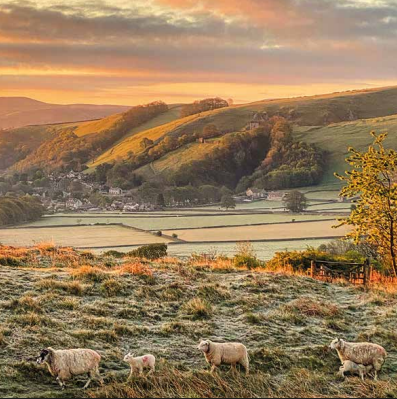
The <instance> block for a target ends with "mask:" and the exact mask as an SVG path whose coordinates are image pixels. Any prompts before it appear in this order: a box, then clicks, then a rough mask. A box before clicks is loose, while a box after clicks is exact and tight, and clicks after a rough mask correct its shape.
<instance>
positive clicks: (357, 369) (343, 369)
mask: <svg viewBox="0 0 397 399" xmlns="http://www.w3.org/2000/svg"><path fill="white" fill-rule="evenodd" d="M372 368H373V367H372V364H370V365H368V366H364V365H362V364H357V363H354V362H352V361H351V360H345V361H344V362H343V365H342V366H340V368H339V375H341V376H342V377H343V378H344V377H345V373H349V372H350V373H351V374H358V375H359V376H360V378H361V379H362V380H363V381H364V376H365V375H367V374H368V373H369V372H370V371H371V370H372Z"/></svg>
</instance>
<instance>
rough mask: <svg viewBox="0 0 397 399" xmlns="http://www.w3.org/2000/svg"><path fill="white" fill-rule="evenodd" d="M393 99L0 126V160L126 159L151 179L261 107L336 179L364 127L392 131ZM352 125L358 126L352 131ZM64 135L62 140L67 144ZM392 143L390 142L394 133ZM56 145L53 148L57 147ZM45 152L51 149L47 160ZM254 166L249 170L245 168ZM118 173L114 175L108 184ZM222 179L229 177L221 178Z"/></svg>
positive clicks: (302, 101)
mask: <svg viewBox="0 0 397 399" xmlns="http://www.w3.org/2000/svg"><path fill="white" fill-rule="evenodd" d="M395 104H397V88H380V89H373V90H362V91H351V92H346V93H333V94H328V95H323V96H313V97H301V98H290V99H278V100H266V101H260V102H256V103H252V104H244V105H235V106H231V107H227V108H222V109H217V110H213V111H207V112H202V113H199V114H196V115H191V116H188V117H185V118H179V116H180V111H181V105H178V104H176V105H170V106H169V107H168V110H166V111H164V112H160V113H159V114H157V115H154V116H152V117H150V118H148V119H147V120H144V121H142V122H141V123H138V124H137V125H136V124H134V123H132V124H124V123H123V116H122V115H123V114H117V115H112V116H109V117H107V118H104V119H101V120H98V121H90V122H82V123H67V124H61V125H53V126H43V127H27V128H24V130H22V131H21V130H19V129H15V130H12V131H11V132H6V133H3V137H4V135H6V136H7V137H12V139H9V140H8V142H6V141H7V140H3V142H2V143H1V144H2V146H3V147H6V148H7V151H6V152H7V157H5V158H4V159H7V161H6V160H4V161H3V166H0V167H3V168H4V167H10V166H13V169H16V170H26V169H28V168H32V167H44V168H47V169H51V168H56V167H59V165H66V167H75V166H76V167H79V165H81V164H84V163H85V164H87V166H88V168H89V170H88V171H89V172H93V171H94V170H95V168H96V167H97V166H99V165H102V164H104V163H114V162H116V161H117V162H118V163H120V161H127V163H128V165H127V169H128V170H124V171H123V173H128V174H133V173H134V174H135V173H136V174H138V175H141V176H143V177H144V178H145V179H149V180H151V179H153V178H154V177H158V176H161V177H162V178H165V179H166V180H169V179H171V180H172V181H175V179H174V174H178V173H179V172H180V171H183V168H184V167H185V166H188V165H189V164H191V163H195V164H197V162H198V163H202V162H203V160H204V159H205V158H206V157H207V155H208V154H212V153H216V151H217V146H218V143H219V140H220V139H221V138H222V137H226V136H229V135H230V134H235V133H236V132H239V131H242V130H243V129H244V128H245V127H246V126H247V124H248V123H249V121H250V120H251V119H252V117H253V115H254V113H256V112H266V113H267V114H268V115H269V117H272V116H282V117H283V118H285V119H286V120H287V121H288V122H289V123H290V124H291V125H293V127H294V137H295V139H296V140H299V141H302V142H305V143H309V144H315V145H317V146H318V147H319V148H320V149H322V150H326V151H327V152H328V156H327V158H326V160H327V163H328V172H327V176H326V178H325V179H324V181H323V183H324V184H329V183H337V182H336V180H334V179H333V172H334V170H338V171H339V170H341V169H342V168H343V166H342V164H343V160H344V157H345V154H346V150H347V147H349V146H351V145H354V144H357V145H358V146H359V148H361V144H362V145H365V144H368V143H369V135H368V132H369V130H372V129H375V130H382V129H390V130H391V134H392V135H393V129H394V122H395V117H393V115H394V114H396V111H397V109H396V105H395ZM383 119H384V121H383V122H382V120H383ZM209 125H213V126H215V128H216V129H217V131H218V133H217V136H218V137H216V138H215V139H210V140H207V142H206V143H198V142H196V137H197V135H200V134H202V132H203V130H204V129H205V128H206V127H208V126H209ZM350 129H353V130H354V132H355V133H351V134H350V133H349V131H350ZM33 136H35V138H34V140H32V142H31V143H29V144H28V145H27V146H26V147H25V146H23V148H22V149H21V148H20V146H18V144H19V141H22V139H24V138H25V137H33ZM0 137H1V136H0ZM331 138H332V139H331ZM357 138H359V140H357ZM24 141H25V140H24ZM65 141H66V142H67V145H64V142H65ZM60 142H61V143H62V144H61V143H60ZM390 143H391V144H392V145H393V140H390ZM13 147H15V149H16V150H14V149H13ZM54 148H56V149H57V150H55V153H54ZM53 153H54V154H53ZM48 154H53V155H51V158H52V159H51V160H50V162H48V156H49V155H48ZM265 156H266V153H263V157H262V160H263V158H264V157H265ZM288 156H289V154H288V153H287V154H285V158H286V159H288ZM324 159H325V158H324ZM196 161H197V162H196ZM15 162H17V163H15ZM196 166H197V165H196ZM256 166H258V164H257V165H256ZM256 166H255V167H256ZM196 169H197V168H196ZM251 169H252V168H251ZM204 172H205V170H204ZM252 172H253V170H250V171H249V173H252ZM318 176H319V172H318V171H317V172H315V175H314V177H309V179H308V183H307V185H310V184H313V183H314V184H315V182H316V181H317V180H318ZM252 179H253V181H252V182H249V181H245V182H244V184H243V185H242V186H241V187H242V188H244V186H245V185H247V184H254V181H256V182H257V183H255V185H258V187H260V186H262V185H264V184H265V185H267V184H268V183H267V181H268V178H263V177H261V176H259V177H258V176H253V178H252ZM272 179H273V181H277V180H279V176H277V175H274V176H273V178H272ZM116 180H117V174H116V178H115V179H113V180H112V182H111V183H112V184H113V181H114V182H116ZM182 180H186V178H183V179H182ZM233 180H235V178H234V179H233ZM298 180H305V177H302V176H301V177H298ZM207 181H209V182H210V184H212V183H211V179H207V180H205V182H207ZM310 182H312V183H310ZM224 184H227V182H226V181H225V182H222V183H221V185H224ZM233 184H234V183H233ZM233 184H230V185H229V186H232V185H233ZM285 184H287V185H288V184H289V183H285ZM300 184H301V183H299V184H295V186H299V185H300ZM273 185H274V186H275V188H276V186H277V184H275V183H271V186H272V187H273Z"/></svg>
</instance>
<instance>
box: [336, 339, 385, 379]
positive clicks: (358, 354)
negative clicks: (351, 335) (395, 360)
mask: <svg viewBox="0 0 397 399" xmlns="http://www.w3.org/2000/svg"><path fill="white" fill-rule="evenodd" d="M330 348H331V349H335V350H336V351H337V352H338V356H339V359H340V361H341V362H342V365H343V363H344V362H345V361H346V360H350V361H352V362H354V363H356V364H362V365H363V366H372V367H373V369H374V371H375V377H374V378H375V380H377V379H378V372H379V371H380V370H381V369H382V366H383V364H384V363H385V361H386V358H387V352H386V350H385V349H384V348H382V347H381V346H380V345H377V344H372V343H369V342H359V343H352V342H346V341H344V340H343V339H340V338H337V339H335V340H333V341H332V342H331V345H330Z"/></svg>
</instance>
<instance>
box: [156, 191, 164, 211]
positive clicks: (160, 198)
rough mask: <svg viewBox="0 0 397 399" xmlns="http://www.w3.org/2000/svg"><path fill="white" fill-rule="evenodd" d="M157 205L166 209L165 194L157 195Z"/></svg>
mask: <svg viewBox="0 0 397 399" xmlns="http://www.w3.org/2000/svg"><path fill="white" fill-rule="evenodd" d="M156 205H157V206H159V207H161V208H164V207H165V199H164V194H163V193H159V194H158V195H157V200H156Z"/></svg>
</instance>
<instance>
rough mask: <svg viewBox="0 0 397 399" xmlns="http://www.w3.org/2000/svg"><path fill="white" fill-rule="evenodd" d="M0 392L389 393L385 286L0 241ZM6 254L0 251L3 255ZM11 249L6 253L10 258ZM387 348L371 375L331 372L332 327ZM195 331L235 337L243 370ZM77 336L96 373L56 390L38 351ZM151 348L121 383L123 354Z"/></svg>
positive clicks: (392, 327) (394, 347) (391, 370)
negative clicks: (207, 349) (207, 352)
mask: <svg viewBox="0 0 397 399" xmlns="http://www.w3.org/2000/svg"><path fill="white" fill-rule="evenodd" d="M1 255H2V257H1V258H0V259H2V263H3V264H6V263H7V264H12V265H13V266H0V284H1V286H2V287H3V290H2V298H1V301H0V308H1V312H0V323H1V324H0V394H1V396H2V397H8V398H9V397H12V398H14V397H15V398H17V397H65V398H66V397H69V398H70V397H91V398H95V397H98V398H99V397H106V398H114V397H125V398H127V397H335V398H336V397H396V395H397V384H396V377H397V336H396V333H395V331H396V328H397V310H396V309H397V308H396V304H397V296H396V294H395V293H387V292H385V291H378V290H376V289H373V290H370V291H364V290H362V289H360V288H358V287H353V286H342V285H332V284H328V283H323V282H319V281H314V280H311V279H309V278H307V277H299V276H292V275H287V274H281V273H279V274H272V273H265V272H252V271H251V272H250V271H247V270H243V269H234V268H233V267H232V266H231V263H230V262H227V261H226V260H218V261H208V260H205V259H199V258H194V259H190V260H189V261H186V262H183V263H182V262H181V261H178V260H175V259H167V258H166V259H163V260H162V261H154V262H151V263H148V262H142V261H138V260H137V259H128V260H126V263H123V264H120V263H119V261H118V260H116V259H114V258H110V257H107V258H101V257H93V256H92V255H89V254H84V253H80V254H79V253H76V252H75V251H73V250H71V249H55V248H54V247H52V246H45V245H41V246H39V247H37V248H34V249H24V248H20V249H12V248H8V247H2V248H1ZM5 258H7V261H5V260H4V259H5ZM11 260H12V262H11ZM338 336H339V337H343V338H345V339H347V340H352V341H356V340H357V341H367V340H370V341H372V342H377V343H379V344H381V345H383V346H384V347H385V348H386V349H387V351H388V352H389V357H388V359H387V362H386V364H385V366H384V369H383V372H382V374H381V377H380V381H378V382H374V381H372V380H371V379H367V380H366V382H365V383H363V382H361V381H360V380H359V379H358V378H357V377H349V378H347V379H346V380H342V379H341V378H340V377H338V376H337V375H336V373H337V371H338V368H339V360H338V359H337V356H336V354H335V353H333V352H332V351H330V350H329V349H328V344H329V343H330V341H331V340H332V339H334V338H335V337H338ZM201 338H210V339H212V340H214V341H229V342H230V341H240V342H243V343H244V344H246V345H247V347H248V348H249V354H250V358H251V365H252V369H251V374H250V376H248V377H246V376H245V375H244V374H243V373H240V372H238V373H237V374H235V375H234V374H233V373H231V372H230V371H229V368H228V367H222V368H221V369H220V370H218V372H217V373H216V374H215V375H213V376H212V375H210V374H209V372H208V366H207V365H206V363H205V360H204V357H203V355H202V354H201V353H200V352H198V351H197V349H196V347H197V342H198V341H199V340H200V339H201ZM46 346H52V347H54V348H71V347H87V348H92V349H95V350H97V351H99V352H100V353H101V355H102V357H103V361H102V364H101V372H102V375H103V376H104V378H105V385H104V386H103V387H102V388H100V387H97V386H95V385H93V386H92V388H91V389H90V390H88V391H85V392H84V391H82V390H81V387H82V386H83V384H84V380H83V379H82V378H76V379H75V380H73V381H71V382H70V383H69V387H68V389H67V390H66V391H63V392H62V391H61V390H60V389H59V386H58V385H57V383H56V381H55V380H54V378H53V377H51V376H50V375H49V373H48V371H47V370H46V369H45V368H44V367H43V366H38V365H37V364H36V363H35V362H34V358H35V356H37V353H38V351H39V350H40V349H41V348H43V347H46ZM127 351H132V352H133V353H135V354H136V355H143V354H145V353H152V354H154V355H155V356H156V357H157V359H158V370H157V371H156V373H155V374H154V375H153V376H150V377H138V376H137V377H135V378H134V379H133V380H132V382H131V383H128V384H127V383H126V379H127V376H128V372H129V369H128V365H127V364H124V363H123V362H122V358H123V355H124V354H125V353H126V352H127Z"/></svg>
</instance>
